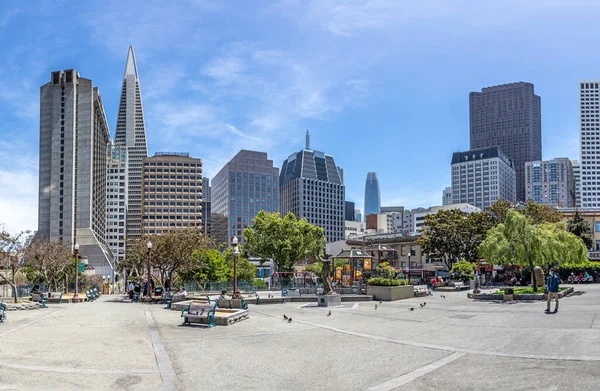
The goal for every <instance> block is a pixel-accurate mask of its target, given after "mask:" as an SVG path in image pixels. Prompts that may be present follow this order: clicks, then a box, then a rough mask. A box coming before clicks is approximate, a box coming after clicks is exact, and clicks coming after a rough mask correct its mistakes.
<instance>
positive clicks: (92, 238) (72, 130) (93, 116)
mask: <svg viewBox="0 0 600 391" xmlns="http://www.w3.org/2000/svg"><path fill="white" fill-rule="evenodd" d="M109 136H110V134H109V130H108V123H107V122H106V115H105V113H104V106H103V105H102V98H101V97H100V92H99V90H98V88H97V87H95V86H94V85H93V83H92V81H91V80H89V79H84V78H82V77H80V76H79V73H77V71H75V70H74V69H69V70H66V71H57V72H52V75H51V78H50V82H49V83H47V84H44V85H43V86H42V87H41V88H40V165H39V206H38V208H39V209H38V231H37V237H38V238H49V239H50V240H53V241H58V240H60V241H62V242H63V243H64V244H65V245H67V246H73V245H74V244H75V243H78V244H79V246H80V247H79V252H80V253H81V255H82V256H85V257H87V258H88V260H89V264H90V266H93V267H94V268H95V269H96V272H97V273H98V274H103V275H107V274H111V273H112V256H111V254H110V251H109V250H108V247H107V246H106V241H105V234H106V231H105V230H106V157H107V145H108V142H109V140H110V138H109Z"/></svg>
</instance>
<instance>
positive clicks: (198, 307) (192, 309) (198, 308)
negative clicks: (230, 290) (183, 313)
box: [188, 302, 217, 314]
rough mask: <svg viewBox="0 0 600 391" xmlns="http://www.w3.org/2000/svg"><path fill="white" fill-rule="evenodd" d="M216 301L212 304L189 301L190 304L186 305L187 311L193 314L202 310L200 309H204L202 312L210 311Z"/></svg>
mask: <svg viewBox="0 0 600 391" xmlns="http://www.w3.org/2000/svg"><path fill="white" fill-rule="evenodd" d="M216 304H217V303H214V304H208V303H196V302H193V303H190V305H189V306H188V313H190V314H195V313H196V312H202V310H204V312H205V313H206V312H208V311H212V310H214V309H215V306H216Z"/></svg>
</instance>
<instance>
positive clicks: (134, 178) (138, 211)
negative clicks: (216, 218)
mask: <svg viewBox="0 0 600 391" xmlns="http://www.w3.org/2000/svg"><path fill="white" fill-rule="evenodd" d="M115 145H119V146H126V147H127V173H128V179H127V182H128V183H127V186H128V190H127V197H128V200H127V223H126V240H127V243H128V244H129V243H131V241H132V240H136V239H139V238H141V237H142V164H143V161H144V158H146V157H147V156H148V145H147V142H146V123H145V121H144V109H143V107H142V93H141V91H140V80H139V77H138V70H137V64H136V62H135V54H134V52H133V46H130V47H129V53H128V54H127V63H126V65H125V75H124V76H123V87H122V89H121V101H120V103H119V115H118V117H117V130H116V134H115Z"/></svg>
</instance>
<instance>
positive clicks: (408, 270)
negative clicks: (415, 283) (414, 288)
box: [407, 247, 412, 284]
mask: <svg viewBox="0 0 600 391" xmlns="http://www.w3.org/2000/svg"><path fill="white" fill-rule="evenodd" d="M411 253H412V249H411V248H410V247H409V248H408V268H407V272H408V283H409V284H410V256H411V255H412V254H411Z"/></svg>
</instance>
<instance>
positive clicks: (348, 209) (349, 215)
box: [344, 201, 354, 221]
mask: <svg viewBox="0 0 600 391" xmlns="http://www.w3.org/2000/svg"><path fill="white" fill-rule="evenodd" d="M344 219H345V220H346V221H354V202H352V201H344Z"/></svg>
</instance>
